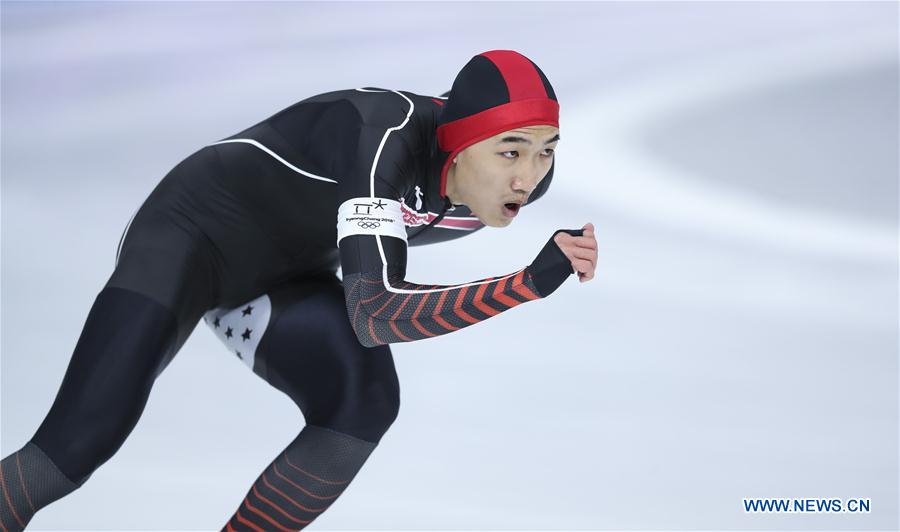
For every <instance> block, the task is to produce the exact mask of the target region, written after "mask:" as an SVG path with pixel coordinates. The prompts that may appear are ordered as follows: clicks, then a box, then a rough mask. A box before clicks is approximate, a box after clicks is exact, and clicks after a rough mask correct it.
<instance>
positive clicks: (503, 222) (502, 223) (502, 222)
mask: <svg viewBox="0 0 900 532" xmlns="http://www.w3.org/2000/svg"><path fill="white" fill-rule="evenodd" d="M478 219H479V220H480V221H481V223H483V224H484V225H486V226H488V227H506V226H507V225H509V224H511V223H512V219H511V218H506V219H497V220H485V219H483V218H480V217H479V218H478Z"/></svg>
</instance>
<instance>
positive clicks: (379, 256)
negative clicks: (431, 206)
mask: <svg viewBox="0 0 900 532" xmlns="http://www.w3.org/2000/svg"><path fill="white" fill-rule="evenodd" d="M374 201H375V202H386V201H388V200H387V199H384V198H376V199H375V200H374ZM398 214H399V207H398ZM343 218H344V219H346V218H354V217H353V216H349V217H348V216H346V215H345V216H344V217H343ZM382 218H389V216H384V217H382ZM351 223H352V222H351ZM400 229H402V222H400V226H398V227H397V232H398V233H399V230H400ZM561 231H565V232H567V233H569V234H571V235H575V236H580V235H581V230H562V229H561V230H559V231H557V233H558V232H561ZM339 235H340V230H339ZM554 236H555V234H554ZM339 246H340V251H341V267H342V269H343V282H344V294H345V296H346V302H347V311H348V314H349V316H350V323H351V324H352V325H353V329H354V331H355V332H356V336H357V338H359V341H360V343H362V344H363V345H365V346H367V347H373V346H376V345H381V344H389V343H396V342H409V341H414V340H420V339H424V338H430V337H432V336H439V335H442V334H446V333H449V332H453V331H455V330H458V329H461V328H464V327H468V326H470V325H474V324H475V323H478V322H481V321H484V320H486V319H488V318H490V317H491V316H495V315H497V314H499V313H500V312H503V311H506V310H509V309H511V308H513V307H515V306H518V305H520V304H522V303H526V302H528V301H533V300H536V299H540V298H543V297H546V296H548V295H550V294H551V293H553V291H554V290H556V288H558V287H559V286H560V285H561V284H562V283H563V282H564V281H565V280H566V279H567V278H568V277H569V275H571V274H572V273H573V269H572V264H571V262H570V260H569V259H568V258H567V257H566V255H565V254H564V253H563V251H562V250H561V249H560V247H559V246H558V245H557V244H556V242H555V240H554V238H552V237H551V238H550V239H549V240H548V241H547V243H546V244H545V245H544V247H543V249H542V250H541V252H540V253H539V254H538V256H537V258H536V259H535V260H534V261H533V262H532V263H531V264H529V265H528V266H526V267H524V268H522V269H520V270H516V271H514V272H511V273H507V274H505V275H501V276H498V277H489V278H486V279H480V280H477V281H472V282H469V283H463V284H458V285H423V284H417V283H412V282H409V281H407V280H406V279H405V270H406V251H407V250H406V240H405V238H403V237H400V236H395V235H393V234H390V233H388V232H385V233H375V232H372V233H370V234H359V233H354V234H349V235H346V234H345V236H343V238H341V240H340V244H339Z"/></svg>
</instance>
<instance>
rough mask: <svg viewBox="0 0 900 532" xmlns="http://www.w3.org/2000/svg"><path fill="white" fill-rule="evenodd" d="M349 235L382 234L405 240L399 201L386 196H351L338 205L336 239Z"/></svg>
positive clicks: (404, 226)
mask: <svg viewBox="0 0 900 532" xmlns="http://www.w3.org/2000/svg"><path fill="white" fill-rule="evenodd" d="M351 235H383V236H393V237H396V238H400V239H402V240H403V242H406V225H405V224H404V223H403V213H402V211H401V210H400V202H399V201H396V200H392V199H387V198H371V197H363V198H351V199H348V200H347V201H345V202H344V203H341V206H340V207H338V218H337V241H338V244H340V242H341V239H342V238H344V237H346V236H351Z"/></svg>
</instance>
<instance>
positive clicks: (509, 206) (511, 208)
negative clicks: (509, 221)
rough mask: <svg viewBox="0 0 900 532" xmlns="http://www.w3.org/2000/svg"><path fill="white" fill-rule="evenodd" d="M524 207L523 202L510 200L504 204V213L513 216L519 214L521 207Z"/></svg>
mask: <svg viewBox="0 0 900 532" xmlns="http://www.w3.org/2000/svg"><path fill="white" fill-rule="evenodd" d="M521 207H522V204H521V203H518V202H510V203H504V204H503V214H505V215H506V216H508V217H510V218H512V217H514V216H515V215H517V214H519V208H521Z"/></svg>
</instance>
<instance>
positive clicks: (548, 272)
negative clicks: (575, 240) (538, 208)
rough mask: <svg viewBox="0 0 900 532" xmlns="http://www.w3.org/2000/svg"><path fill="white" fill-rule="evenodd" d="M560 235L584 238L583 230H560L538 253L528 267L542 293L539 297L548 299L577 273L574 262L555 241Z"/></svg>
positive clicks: (535, 284)
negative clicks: (567, 234) (565, 234)
mask: <svg viewBox="0 0 900 532" xmlns="http://www.w3.org/2000/svg"><path fill="white" fill-rule="evenodd" d="M558 233H569V234H570V235H572V236H583V234H584V230H583V229H558V230H557V231H556V232H555V233H553V236H551V237H550V240H548V241H547V243H546V244H544V248H543V249H542V250H541V252H540V253H538V256H537V258H535V259H534V262H532V263H531V264H529V265H528V268H527V270H528V271H529V272H531V277H532V279H533V280H534V286H535V287H536V288H537V289H538V292H540V293H539V294H538V295H540V296H541V297H547V296H549V295H550V294H552V293H553V291H554V290H556V289H557V288H559V286H560V285H561V284H563V282H564V281H565V280H566V279H568V278H569V275H571V274H573V273H575V270H574V269H573V268H572V262H571V261H570V260H569V258H568V257H566V254H565V253H563V250H561V249H560V248H559V246H558V245H557V244H556V241H555V240H553V237H555V236H556V235H557V234H558Z"/></svg>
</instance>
